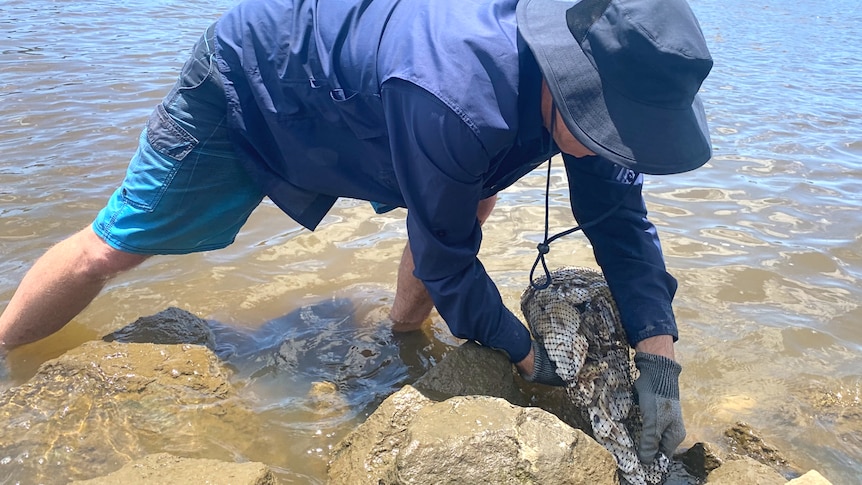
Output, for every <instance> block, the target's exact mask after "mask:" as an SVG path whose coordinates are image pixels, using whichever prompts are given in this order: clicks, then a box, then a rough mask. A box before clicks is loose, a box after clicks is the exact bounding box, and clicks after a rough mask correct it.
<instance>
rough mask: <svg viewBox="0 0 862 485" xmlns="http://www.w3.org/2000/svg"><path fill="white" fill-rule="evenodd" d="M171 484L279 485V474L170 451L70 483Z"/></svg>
mask: <svg viewBox="0 0 862 485" xmlns="http://www.w3.org/2000/svg"><path fill="white" fill-rule="evenodd" d="M118 483H127V484H151V485H156V484H162V483H164V484H168V483H171V484H173V483H177V484H180V483H181V484H183V485H206V484H213V483H229V484H231V485H275V483H276V481H275V477H274V476H273V474H272V470H270V469H269V468H268V467H267V466H266V465H264V464H263V463H229V462H224V461H219V460H206V459H193V458H180V457H177V456H173V455H170V454H167V453H157V454H154V455H147V456H145V457H143V458H141V459H139V460H135V461H133V462H131V463H128V464H126V466H124V467H123V468H120V469H119V470H117V471H115V472H114V473H111V474H108V475H105V476H104V477H100V478H94V479H92V480H84V481H77V482H71V484H70V485H116V484H118Z"/></svg>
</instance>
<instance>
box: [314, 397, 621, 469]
mask: <svg viewBox="0 0 862 485" xmlns="http://www.w3.org/2000/svg"><path fill="white" fill-rule="evenodd" d="M332 457H333V458H332V461H331V462H330V466H329V479H330V483H332V484H351V485H353V484H374V485H377V484H393V485H395V484H407V483H410V484H431V483H433V484H443V483H451V484H462V483H494V484H508V483H513V484H514V483H517V484H548V485H554V484H580V483H590V484H596V485H601V484H617V483H618V480H617V467H616V462H615V461H614V458H613V456H612V455H611V454H610V453H609V452H608V451H607V450H605V449H604V448H602V447H601V446H600V445H599V444H598V443H596V442H595V441H593V440H592V439H590V438H589V437H587V436H586V435H585V434H584V433H583V432H581V431H579V430H575V429H573V428H571V427H569V426H568V425H566V424H565V423H563V422H562V421H560V420H559V419H558V418H557V417H555V416H553V415H552V414H550V413H548V412H546V411H543V410H541V409H538V408H522V407H518V406H514V405H512V404H510V403H508V402H506V401H505V400H503V399H500V398H495V397H488V396H464V397H453V398H450V399H447V400H446V401H443V402H434V401H431V400H430V399H428V398H427V397H425V396H423V395H422V394H421V393H420V392H419V391H417V390H416V389H415V388H412V387H410V386H406V387H405V388H404V389H402V390H401V391H399V392H397V393H395V394H393V395H392V396H390V397H389V398H388V399H387V400H386V401H384V402H383V404H381V406H380V407H379V408H378V409H377V411H376V412H375V413H374V414H372V415H371V416H370V417H369V418H368V420H367V421H366V422H365V423H364V424H363V425H361V426H359V428H357V429H356V430H354V431H353V432H352V433H350V434H349V435H348V436H347V437H346V438H345V439H344V440H342V441H341V442H340V443H339V444H338V445H337V446H336V448H335V450H334V452H333V455H332Z"/></svg>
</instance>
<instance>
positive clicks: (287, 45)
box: [216, 0, 676, 362]
mask: <svg viewBox="0 0 862 485" xmlns="http://www.w3.org/2000/svg"><path fill="white" fill-rule="evenodd" d="M515 5H516V0H492V1H479V0H453V1H440V2H426V1H419V0H400V1H399V0H373V1H372V0H352V1H351V0H348V1H341V2H323V1H312V0H296V1H292V0H246V1H244V2H242V3H240V4H239V5H238V6H237V7H235V8H234V9H232V10H231V11H229V12H228V13H227V14H226V15H225V16H224V17H222V19H220V21H219V23H218V25H217V29H216V34H217V40H218V50H217V59H216V60H217V64H218V66H219V70H220V71H221V74H222V77H223V81H224V84H225V91H226V96H227V100H228V106H229V113H228V121H229V125H230V128H231V136H232V139H233V140H234V142H235V145H236V147H237V150H238V152H239V153H240V154H241V156H242V158H243V160H244V161H245V163H246V166H247V168H248V169H249V172H250V173H251V175H252V176H253V177H254V178H255V180H257V182H258V183H259V184H260V185H261V187H262V188H263V189H264V191H265V192H266V193H267V195H268V196H269V197H270V198H271V199H272V200H273V201H274V202H275V203H276V204H277V205H278V206H279V207H280V208H281V209H282V210H284V211H285V212H286V213H287V214H288V215H290V216H291V217H293V218H294V219H295V220H297V221H298V222H299V223H301V224H303V225H304V226H306V227H308V228H309V229H314V227H315V226H316V225H317V224H318V223H319V222H320V220H321V219H322V218H323V216H324V215H325V214H326V212H327V211H328V210H329V209H330V208H331V207H332V204H333V203H334V202H335V200H336V199H337V198H338V197H351V198H358V199H364V200H371V201H377V202H380V203H382V204H385V205H389V206H397V207H406V208H407V230H408V236H409V243H410V246H411V250H412V252H413V255H414V262H415V266H416V269H415V271H414V274H415V276H416V277H418V278H419V279H421V280H422V281H423V283H424V284H425V286H426V288H427V289H428V291H429V293H430V295H431V297H432V299H433V301H434V304H435V306H436V307H437V310H438V312H439V313H440V315H441V316H442V317H443V319H444V320H445V321H446V323H447V324H448V325H449V328H450V329H451V331H452V333H453V334H454V335H455V336H457V337H461V338H467V339H473V340H476V341H478V342H480V343H482V344H484V345H487V346H489V347H493V348H497V349H501V350H503V351H505V352H506V353H507V354H508V355H509V357H510V359H511V360H512V361H513V362H517V361H520V360H522V359H523V358H524V357H526V355H527V353H528V352H529V349H530V336H529V333H528V331H527V330H526V328H525V327H524V325H523V324H522V323H521V322H520V321H519V320H518V319H517V318H516V317H515V316H514V315H513V314H512V312H511V311H510V310H508V309H507V308H506V307H505V306H504V305H503V303H502V299H501V297H500V293H499V291H498V290H497V288H496V286H495V285H494V283H493V281H492V280H491V279H490V278H489V276H488V274H487V272H486V271H485V269H484V267H483V266H482V264H481V262H480V261H479V259H478V258H477V254H478V252H479V246H480V244H481V239H482V231H481V228H480V226H479V223H478V220H477V219H476V209H477V206H478V203H479V201H480V200H481V199H483V198H486V197H489V196H491V195H493V194H495V193H497V192H498V191H500V190H503V189H504V188H506V187H508V186H509V185H511V184H512V183H514V182H515V181H516V180H517V179H518V178H520V177H521V176H523V175H525V174H526V173H528V172H530V171H531V170H532V169H534V168H535V167H537V166H538V165H540V164H541V163H542V162H543V161H544V160H545V159H546V158H547V156H548V154H549V153H553V152H554V147H553V144H552V142H551V139H550V136H549V134H548V133H547V131H546V130H545V129H544V128H543V127H542V118H541V111H540V99H541V94H540V93H541V91H540V88H541V74H540V72H539V69H538V66H537V65H536V64H535V60H534V59H533V58H532V54H531V53H530V51H529V49H528V48H527V47H526V45H525V44H524V42H523V40H522V39H521V38H520V36H519V35H518V31H517V25H516V21H515ZM564 159H565V164H566V170H567V174H568V177H569V183H570V189H571V204H572V210H573V212H574V214H575V217H576V218H577V219H578V220H579V221H580V222H587V221H589V220H591V219H592V218H594V217H597V216H598V215H601V214H603V213H604V212H606V211H607V210H608V209H609V208H610V207H613V206H614V205H615V204H616V203H617V202H618V201H619V200H620V198H622V197H625V199H626V200H625V202H624V203H623V205H622V206H621V207H620V209H618V210H616V211H614V213H613V214H612V215H611V216H610V217H608V218H607V219H605V220H604V221H603V222H602V223H601V224H598V225H596V226H595V227H592V228H591V229H589V230H588V231H587V236H588V237H589V238H590V240H591V242H592V244H593V246H594V248H595V254H596V258H597V261H598V263H599V264H600V266H601V267H602V269H603V271H604V273H605V276H606V278H607V279H608V282H609V284H610V286H611V290H612V292H613V294H614V297H615V300H616V301H617V304H618V306H619V308H620V312H621V316H622V319H623V324H624V326H625V328H626V330H627V332H628V337H629V340H630V341H631V342H632V344H635V343H637V342H638V341H640V340H642V339H644V338H647V337H651V336H654V335H673V336H674V337H676V324H675V322H674V318H673V313H672V310H671V301H672V298H673V294H674V292H675V290H676V281H675V280H674V279H673V278H672V277H671V276H670V275H669V274H668V273H667V272H666V270H665V266H664V262H663V258H662V254H661V248H660V245H659V242H658V238H657V235H656V231H655V227H654V226H653V225H652V224H651V223H650V222H649V221H648V219H647V217H646V208H645V206H644V201H643V197H642V195H641V191H640V189H641V185H642V179H641V177H640V175H639V174H636V173H634V172H631V171H629V170H627V169H623V168H621V167H618V166H615V165H613V164H611V163H610V162H608V161H606V160H603V159H601V158H599V157H587V158H580V159H575V158H572V157H568V156H566V157H564ZM632 179H634V184H635V187H634V188H633V190H628V191H627V190H626V189H627V188H628V185H629V183H628V182H630V181H631V180H632ZM540 224H541V222H539V221H537V228H536V229H537V231H540V230H541V227H540ZM525 273H526V272H525Z"/></svg>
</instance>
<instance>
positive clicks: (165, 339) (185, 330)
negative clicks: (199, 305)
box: [102, 307, 215, 350]
mask: <svg viewBox="0 0 862 485" xmlns="http://www.w3.org/2000/svg"><path fill="white" fill-rule="evenodd" d="M102 340H104V341H105V342H123V343H149V344H193V345H203V346H204V347H207V348H209V349H210V350H215V338H214V337H213V333H212V330H210V328H209V326H208V325H207V322H206V320H202V319H200V318H198V317H196V316H194V315H192V314H191V313H189V312H187V311H185V310H181V309H179V308H175V307H171V308H168V309H165V310H162V311H161V312H159V313H157V314H155V315H150V316H148V317H141V318H139V319H137V320H135V321H134V322H132V323H130V324H128V325H126V326H125V327H123V328H121V329H119V330H117V331H116V332H112V333H109V334H108V335H105V336H104V337H102Z"/></svg>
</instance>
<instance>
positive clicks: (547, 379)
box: [521, 340, 566, 387]
mask: <svg viewBox="0 0 862 485" xmlns="http://www.w3.org/2000/svg"><path fill="white" fill-rule="evenodd" d="M532 344H533V373H532V374H530V375H526V374H521V377H523V378H524V380H526V381H528V382H535V383H536V384H544V385H546V386H558V387H563V386H565V385H566V383H565V381H563V379H562V378H560V376H559V375H558V374H557V364H555V363H554V361H553V360H551V357H550V356H549V355H548V351H547V350H545V346H544V345H542V344H540V343H539V342H537V341H535V340H533V341H532Z"/></svg>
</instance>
